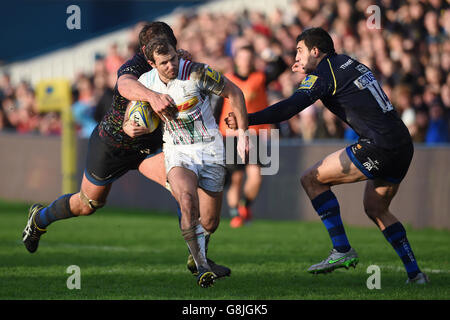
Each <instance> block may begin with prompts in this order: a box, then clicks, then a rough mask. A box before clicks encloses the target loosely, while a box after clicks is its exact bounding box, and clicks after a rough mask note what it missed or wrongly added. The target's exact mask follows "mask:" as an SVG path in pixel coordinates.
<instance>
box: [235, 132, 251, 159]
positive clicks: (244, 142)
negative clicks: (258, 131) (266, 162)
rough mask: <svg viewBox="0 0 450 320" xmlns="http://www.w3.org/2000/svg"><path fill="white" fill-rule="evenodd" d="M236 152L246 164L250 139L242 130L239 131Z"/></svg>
mask: <svg viewBox="0 0 450 320" xmlns="http://www.w3.org/2000/svg"><path fill="white" fill-rule="evenodd" d="M237 152H238V154H239V156H240V157H241V159H242V161H244V163H248V154H249V152H250V139H249V136H248V134H245V132H244V130H239V136H238V144H237Z"/></svg>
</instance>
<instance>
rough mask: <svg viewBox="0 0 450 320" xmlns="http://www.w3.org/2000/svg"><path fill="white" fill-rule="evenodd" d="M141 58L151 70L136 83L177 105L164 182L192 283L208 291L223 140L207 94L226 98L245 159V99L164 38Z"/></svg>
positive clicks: (167, 136) (169, 126)
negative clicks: (175, 206) (174, 204)
mask: <svg viewBox="0 0 450 320" xmlns="http://www.w3.org/2000/svg"><path fill="white" fill-rule="evenodd" d="M144 53H145V55H146V57H147V59H148V63H149V64H150V65H151V66H152V67H153V69H152V70H151V71H149V72H147V73H145V74H143V75H142V76H141V77H140V78H139V81H140V82H141V83H142V84H143V85H145V86H146V87H147V88H150V89H151V90H153V91H156V92H161V93H165V94H169V95H170V96H171V97H172V99H173V100H174V101H175V103H176V104H177V109H178V114H177V116H176V118H175V119H173V120H166V121H165V122H164V136H163V140H164V146H163V148H164V155H165V168H166V173H167V180H168V182H169V184H170V188H171V190H172V193H173V195H174V197H175V199H176V200H177V201H178V203H179V205H180V207H181V214H182V215H181V224H180V226H181V233H182V235H183V238H184V240H185V241H186V244H187V246H188V248H189V250H190V252H191V254H192V256H193V259H194V262H195V264H196V266H197V270H198V272H199V273H198V276H197V283H198V284H199V285H200V286H202V287H209V286H211V285H212V284H213V283H214V280H215V279H216V278H217V275H215V274H214V272H213V270H212V269H211V267H210V266H209V264H208V261H207V258H206V256H207V248H208V238H209V234H211V233H213V232H214V231H215V230H216V229H217V227H218V226H219V220H220V210H221V206H222V193H223V185H224V180H225V173H226V169H225V150H224V149H225V148H224V144H223V137H222V135H221V134H220V131H219V129H218V126H217V124H216V121H215V118H214V116H213V112H212V108H211V103H210V95H211V94H215V95H218V96H219V95H220V96H222V97H224V98H228V99H230V102H231V104H232V110H233V111H234V113H235V114H236V118H237V124H238V129H239V131H238V132H239V136H238V153H239V155H240V156H241V158H242V159H245V157H246V154H247V153H248V141H249V139H248V136H247V137H246V136H245V134H244V133H245V131H246V130H247V111H246V108H245V100H244V95H243V93H242V91H241V90H240V89H239V88H238V87H237V86H236V85H234V84H233V83H232V82H231V81H229V80H228V79H227V78H225V77H224V76H223V75H222V74H220V73H219V72H217V71H215V70H213V69H211V68H210V67H209V66H207V65H205V64H201V63H195V62H191V61H187V60H184V59H181V58H179V57H178V55H177V53H176V51H175V46H174V45H173V44H172V43H170V42H169V41H168V40H167V39H166V38H153V39H151V40H150V42H149V43H148V44H147V45H146V47H145V51H144ZM125 121H127V119H125ZM200 221H201V222H200Z"/></svg>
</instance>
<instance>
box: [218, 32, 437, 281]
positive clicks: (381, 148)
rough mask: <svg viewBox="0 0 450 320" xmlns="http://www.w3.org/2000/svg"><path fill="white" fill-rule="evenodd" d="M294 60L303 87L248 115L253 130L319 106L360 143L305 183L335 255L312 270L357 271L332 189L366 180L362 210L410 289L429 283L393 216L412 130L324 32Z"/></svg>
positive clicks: (308, 39)
mask: <svg viewBox="0 0 450 320" xmlns="http://www.w3.org/2000/svg"><path fill="white" fill-rule="evenodd" d="M295 60H296V62H295V64H294V65H293V67H292V70H293V71H294V72H296V71H298V72H302V73H306V74H307V76H306V78H304V80H303V81H302V82H301V84H300V86H299V88H298V89H297V90H296V92H295V93H294V94H293V95H292V96H291V97H290V98H288V99H286V100H283V101H281V102H279V103H276V104H274V105H272V106H270V107H267V108H266V109H264V110H263V111H260V112H256V113H250V114H249V116H248V121H249V125H257V124H263V123H278V122H281V121H284V120H287V119H289V118H291V117H292V116H294V115H295V114H297V113H298V112H300V111H302V110H303V109H305V108H307V107H308V106H310V105H311V104H313V103H314V102H315V101H316V100H318V99H320V100H321V101H322V102H323V104H324V105H325V107H327V108H328V109H329V110H330V111H331V112H333V113H334V114H335V115H336V116H338V117H339V118H340V119H341V120H343V121H344V122H346V123H347V124H348V125H349V126H350V127H351V128H352V129H353V130H354V131H355V132H356V133H357V134H358V135H359V140H358V141H357V143H355V144H353V145H350V146H348V147H346V148H343V149H341V150H338V151H336V152H334V153H332V154H330V155H328V156H327V157H325V158H324V159H323V160H321V161H319V162H317V163H316V164H315V165H313V166H312V167H311V168H309V169H308V170H306V172H305V173H303V175H302V177H301V183H302V186H303V188H304V189H305V191H306V193H307V195H308V197H309V198H310V200H311V202H312V205H313V207H314V209H315V210H316V211H317V213H318V214H319V216H320V218H321V220H322V222H323V223H324V225H325V227H326V228H327V230H328V233H329V236H330V238H331V241H332V243H333V249H332V250H331V253H330V254H329V256H328V257H327V258H326V259H325V260H323V261H321V262H320V263H318V264H314V265H312V266H311V267H310V268H309V269H308V271H309V272H311V273H325V272H331V271H333V270H335V269H336V268H341V267H345V268H348V267H349V266H353V267H356V264H357V263H358V261H359V258H358V255H357V253H356V251H355V249H353V248H352V247H351V246H350V244H349V241H348V239H347V236H346V234H345V230H344V226H343V224H342V220H341V215H340V209H339V203H338V201H337V199H336V197H335V195H334V193H333V192H332V191H331V187H332V186H335V185H339V184H343V183H353V182H358V181H364V180H367V183H366V187H365V191H364V200H363V203H364V210H365V212H366V214H367V215H368V217H369V218H370V219H371V220H372V221H373V222H374V223H375V224H376V225H377V226H378V228H379V229H380V230H381V231H382V233H383V234H384V236H385V238H386V240H387V241H388V242H389V243H390V244H391V245H392V247H393V248H394V250H395V251H396V253H397V254H398V256H399V257H400V259H401V260H402V262H403V264H404V267H405V269H406V272H407V274H408V279H407V281H406V283H419V284H424V283H427V282H428V281H429V279H428V277H427V275H426V274H425V273H423V272H421V270H420V269H419V267H418V265H417V261H416V258H415V257H414V253H413V250H412V249H411V245H410V243H409V241H408V239H407V237H406V231H405V228H404V227H403V225H402V224H401V223H400V222H399V221H398V220H397V218H396V217H395V216H394V215H393V214H392V213H391V212H390V210H389V205H390V203H391V201H392V199H393V198H394V196H395V194H396V193H397V191H398V188H399V185H400V182H401V181H402V179H403V178H404V177H405V175H406V173H407V171H408V168H409V165H410V163H411V160H412V157H413V152H414V148H413V144H412V140H411V136H410V135H409V132H408V129H407V128H406V126H405V125H404V124H403V122H402V121H401V119H400V118H399V116H398V114H397V112H396V111H395V109H394V107H393V106H392V104H391V102H390V101H389V99H388V97H387V96H386V94H385V93H384V92H383V90H382V89H381V87H380V84H379V83H378V82H377V80H376V79H375V77H374V75H373V73H372V72H371V71H370V69H369V68H368V67H367V66H365V65H363V64H361V63H360V62H358V61H357V60H355V59H353V58H350V57H349V56H347V55H343V54H336V52H335V50H334V44H333V40H332V39H331V37H330V35H329V34H328V33H327V32H326V31H325V30H323V29H322V28H311V29H307V30H305V31H304V32H303V33H302V34H300V35H299V36H298V37H297V55H296V59H295ZM225 121H226V122H227V123H228V124H229V126H230V128H235V127H236V123H235V118H234V115H233V114H232V113H230V116H229V117H228V118H227V119H225Z"/></svg>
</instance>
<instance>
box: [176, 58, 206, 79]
mask: <svg viewBox="0 0 450 320" xmlns="http://www.w3.org/2000/svg"><path fill="white" fill-rule="evenodd" d="M207 68H208V65H206V64H204V63H200V62H194V61H190V60H183V59H181V60H180V72H179V74H178V78H179V79H180V80H194V81H195V80H200V79H201V78H202V76H203V75H204V74H205V72H206V70H207Z"/></svg>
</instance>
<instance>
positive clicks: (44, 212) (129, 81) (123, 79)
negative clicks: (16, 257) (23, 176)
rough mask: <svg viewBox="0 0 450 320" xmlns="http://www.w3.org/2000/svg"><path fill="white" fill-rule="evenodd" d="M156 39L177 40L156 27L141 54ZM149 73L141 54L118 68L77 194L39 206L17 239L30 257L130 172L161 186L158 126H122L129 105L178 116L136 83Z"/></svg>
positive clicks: (220, 271)
mask: <svg viewBox="0 0 450 320" xmlns="http://www.w3.org/2000/svg"><path fill="white" fill-rule="evenodd" d="M156 36H158V37H161V36H163V37H165V38H167V39H168V40H169V41H170V43H171V44H172V45H173V46H174V47H176V44H177V40H176V38H175V36H174V34H173V31H172V29H171V28H170V26H169V25H167V24H166V23H164V22H159V21H156V22H152V23H149V24H147V25H145V26H144V27H143V29H142V30H141V32H140V34H139V42H140V46H141V49H145V43H147V42H148V41H149V39H151V38H153V37H156ZM150 70H151V66H150V65H149V64H148V63H147V61H146V59H145V56H144V54H143V52H142V51H140V52H138V53H136V54H135V55H134V56H133V58H131V59H130V60H128V61H127V62H126V63H125V64H124V65H122V66H121V67H120V68H119V70H118V72H117V76H118V81H117V85H116V86H115V88H114V95H113V103H112V107H111V108H110V110H109V111H108V112H107V114H106V115H105V116H104V118H103V119H102V121H101V122H100V124H99V125H98V126H97V127H96V128H95V129H94V131H93V132H92V134H91V137H90V139H89V145H88V152H87V162H86V168H85V171H84V175H83V179H82V182H81V188H80V192H78V193H75V194H65V195H62V196H61V197H59V198H58V199H56V200H55V201H53V202H52V203H51V204H50V205H49V206H48V207H45V208H44V207H43V206H42V205H40V204H34V205H32V206H31V208H30V210H29V214H28V222H27V225H26V227H25V229H24V231H23V235H22V237H23V242H24V244H25V247H26V248H27V250H28V251H29V252H31V253H33V252H35V251H36V250H37V248H38V245H39V240H40V237H41V235H43V234H44V233H46V232H47V226H49V225H50V224H51V223H53V222H54V221H57V220H61V219H67V218H73V217H77V216H87V215H90V214H93V213H94V212H95V211H96V210H97V209H100V208H102V207H103V206H104V205H105V202H106V198H107V196H108V193H109V191H110V189H111V186H112V183H113V182H114V181H115V180H117V179H118V178H120V177H121V176H122V175H124V174H125V173H126V172H128V171H129V170H136V169H137V170H139V172H141V173H142V174H143V175H144V176H146V177H147V178H149V179H151V180H153V181H155V182H157V183H159V184H160V185H162V186H163V187H165V186H166V175H165V169H164V154H163V153H162V152H161V151H162V150H161V147H162V130H161V126H159V127H158V128H157V129H156V130H155V131H153V132H152V133H148V132H146V128H142V127H137V126H134V125H132V124H130V123H128V124H129V125H128V126H123V122H124V121H123V120H124V115H125V111H126V109H127V106H128V105H129V103H130V101H132V100H138V101H148V102H149V103H150V105H151V107H152V109H153V110H154V111H155V112H156V113H157V114H158V116H160V117H161V118H162V119H163V118H167V119H173V117H174V115H175V114H176V112H177V109H176V106H175V104H174V101H173V100H172V98H171V97H170V96H169V95H166V94H159V93H157V92H154V91H151V90H149V89H147V88H146V87H145V86H143V85H142V84H141V83H139V82H138V81H137V79H138V78H139V77H140V76H141V75H142V74H144V73H146V72H148V71H150ZM208 262H209V264H210V266H211V268H212V269H213V270H214V273H215V274H216V275H217V276H218V277H222V276H225V275H229V274H230V269H228V268H226V267H223V266H220V265H216V264H215V263H214V262H213V261H211V260H208ZM189 267H191V269H190V270H191V272H193V273H196V272H197V270H196V268H195V264H194V268H192V264H190V265H188V268H189Z"/></svg>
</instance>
